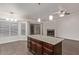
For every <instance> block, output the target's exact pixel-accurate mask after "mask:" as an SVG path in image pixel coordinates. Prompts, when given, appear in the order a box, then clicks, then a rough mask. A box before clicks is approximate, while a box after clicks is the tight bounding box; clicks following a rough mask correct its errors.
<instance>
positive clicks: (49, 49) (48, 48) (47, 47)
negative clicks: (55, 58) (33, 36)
mask: <svg viewBox="0 0 79 59" xmlns="http://www.w3.org/2000/svg"><path fill="white" fill-rule="evenodd" d="M43 54H48V55H51V54H54V47H53V45H52V44H49V43H45V42H44V43H43Z"/></svg>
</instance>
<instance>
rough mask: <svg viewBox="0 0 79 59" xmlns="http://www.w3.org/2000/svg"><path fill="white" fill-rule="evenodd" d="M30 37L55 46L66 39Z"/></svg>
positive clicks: (42, 36)
mask: <svg viewBox="0 0 79 59" xmlns="http://www.w3.org/2000/svg"><path fill="white" fill-rule="evenodd" d="M28 37H31V38H34V39H37V40H40V41H43V42H47V43H50V44H53V45H56V44H57V43H59V42H61V41H63V40H64V39H60V38H55V37H50V36H44V35H28Z"/></svg>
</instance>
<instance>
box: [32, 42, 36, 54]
mask: <svg viewBox="0 0 79 59" xmlns="http://www.w3.org/2000/svg"><path fill="white" fill-rule="evenodd" d="M31 52H32V53H33V54H36V42H35V41H31Z"/></svg>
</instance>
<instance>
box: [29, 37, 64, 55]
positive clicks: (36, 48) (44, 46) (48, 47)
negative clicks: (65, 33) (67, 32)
mask: <svg viewBox="0 0 79 59" xmlns="http://www.w3.org/2000/svg"><path fill="white" fill-rule="evenodd" d="M27 43H28V44H27V46H28V49H29V51H30V52H32V53H33V54H35V55H61V54H62V42H60V43H58V44H56V45H52V44H50V43H47V42H43V41H40V40H37V39H33V38H30V37H28V40H27Z"/></svg>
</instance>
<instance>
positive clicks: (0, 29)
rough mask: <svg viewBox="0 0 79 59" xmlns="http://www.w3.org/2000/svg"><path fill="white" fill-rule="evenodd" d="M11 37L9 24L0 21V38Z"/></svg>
mask: <svg viewBox="0 0 79 59" xmlns="http://www.w3.org/2000/svg"><path fill="white" fill-rule="evenodd" d="M1 36H4V37H5V36H9V22H5V21H0V37H1Z"/></svg>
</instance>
